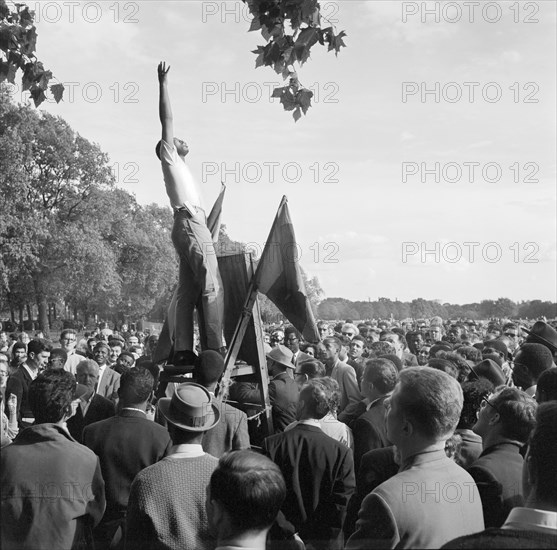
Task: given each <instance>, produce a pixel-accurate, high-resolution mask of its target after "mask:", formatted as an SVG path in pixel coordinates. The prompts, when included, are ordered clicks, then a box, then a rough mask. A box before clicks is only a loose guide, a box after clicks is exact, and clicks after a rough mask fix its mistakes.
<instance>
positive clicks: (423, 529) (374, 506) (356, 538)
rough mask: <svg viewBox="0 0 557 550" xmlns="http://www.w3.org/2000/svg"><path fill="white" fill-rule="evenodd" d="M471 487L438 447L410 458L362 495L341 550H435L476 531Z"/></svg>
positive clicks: (478, 521) (478, 519)
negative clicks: (403, 549)
mask: <svg viewBox="0 0 557 550" xmlns="http://www.w3.org/2000/svg"><path fill="white" fill-rule="evenodd" d="M475 487H476V486H475V483H474V480H473V479H472V477H471V476H470V474H468V473H467V472H466V471H465V470H464V469H462V468H461V467H460V466H458V465H457V464H455V463H454V462H453V461H452V460H451V459H449V458H447V456H446V455H445V451H444V450H443V449H440V450H438V451H431V452H427V453H419V454H417V455H415V456H413V457H410V458H409V459H408V460H407V461H406V462H405V463H404V464H403V465H402V467H401V469H400V472H399V473H398V474H396V475H395V476H394V477H391V478H390V479H388V480H387V481H385V482H384V483H382V484H381V485H379V487H377V488H376V489H375V490H374V491H373V492H371V493H370V494H369V495H368V496H367V497H365V499H364V501H363V503H362V507H361V509H360V512H359V514H358V521H357V522H356V531H355V533H354V534H353V535H352V536H351V537H350V539H349V540H348V544H347V546H346V548H347V549H348V550H354V549H366V550H368V549H371V548H395V547H396V548H440V547H441V546H442V545H443V544H445V543H446V542H448V541H450V540H452V539H454V538H455V537H459V536H464V535H470V534H472V533H477V532H478V531H482V530H483V528H484V522H483V512H482V505H481V501H480V499H479V495H478V494H477V492H476V491H475V490H474V489H475Z"/></svg>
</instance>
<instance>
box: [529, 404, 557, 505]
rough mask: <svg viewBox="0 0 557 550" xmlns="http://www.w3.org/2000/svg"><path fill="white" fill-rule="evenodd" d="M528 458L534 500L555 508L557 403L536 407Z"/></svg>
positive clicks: (556, 492) (556, 491) (556, 484)
mask: <svg viewBox="0 0 557 550" xmlns="http://www.w3.org/2000/svg"><path fill="white" fill-rule="evenodd" d="M528 456H529V459H530V461H531V464H532V469H533V470H534V474H535V477H536V480H535V497H536V499H537V500H541V501H543V502H548V503H551V504H552V505H553V506H557V477H556V476H555V464H556V463H557V402H555V401H549V402H547V403H542V404H541V405H540V406H539V407H538V410H537V411H536V426H535V428H534V430H533V432H532V435H531V437H530V445H529V450H528Z"/></svg>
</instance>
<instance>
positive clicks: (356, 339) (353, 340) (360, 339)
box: [352, 334, 366, 347]
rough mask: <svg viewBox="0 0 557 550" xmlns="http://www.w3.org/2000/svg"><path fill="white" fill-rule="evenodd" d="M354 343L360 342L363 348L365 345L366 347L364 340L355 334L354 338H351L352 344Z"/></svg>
mask: <svg viewBox="0 0 557 550" xmlns="http://www.w3.org/2000/svg"><path fill="white" fill-rule="evenodd" d="M356 341H358V342H362V344H363V345H364V347H365V345H366V339H365V338H364V337H363V336H362V335H361V334H356V336H354V337H353V338H352V342H356Z"/></svg>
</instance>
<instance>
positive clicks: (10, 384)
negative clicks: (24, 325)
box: [5, 339, 50, 428]
mask: <svg viewBox="0 0 557 550" xmlns="http://www.w3.org/2000/svg"><path fill="white" fill-rule="evenodd" d="M49 358H50V346H49V345H48V344H47V343H46V341H44V340H39V339H35V340H31V341H30V342H29V344H27V360H26V361H25V363H23V364H21V365H20V366H19V367H18V368H17V370H16V371H15V372H14V373H13V374H12V375H11V376H10V377H9V378H8V381H7V382H6V393H5V395H7V396H9V395H10V394H14V395H15V396H16V398H17V421H18V424H19V427H20V428H26V427H28V426H31V425H32V424H33V422H34V421H35V419H34V417H33V413H32V412H31V407H30V405H29V400H28V393H29V386H30V385H31V382H32V381H33V380H35V378H37V376H38V374H39V371H41V370H42V369H46V367H47V365H48V359H49ZM6 416H9V411H8V400H7V399H6Z"/></svg>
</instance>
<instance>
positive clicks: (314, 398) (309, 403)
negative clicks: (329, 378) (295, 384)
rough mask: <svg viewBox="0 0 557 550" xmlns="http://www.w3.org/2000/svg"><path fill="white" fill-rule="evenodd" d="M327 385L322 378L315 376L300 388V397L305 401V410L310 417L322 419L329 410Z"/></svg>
mask: <svg viewBox="0 0 557 550" xmlns="http://www.w3.org/2000/svg"><path fill="white" fill-rule="evenodd" d="M328 393H329V392H328V390H327V385H326V384H323V382H322V381H321V379H320V378H313V379H312V380H309V381H308V383H307V384H306V385H305V386H304V387H303V388H302V389H301V390H300V396H299V399H300V400H303V401H304V412H306V413H307V414H308V415H309V416H310V418H314V419H317V420H321V418H323V417H324V416H325V415H326V414H327V413H328V412H329V395H328Z"/></svg>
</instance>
